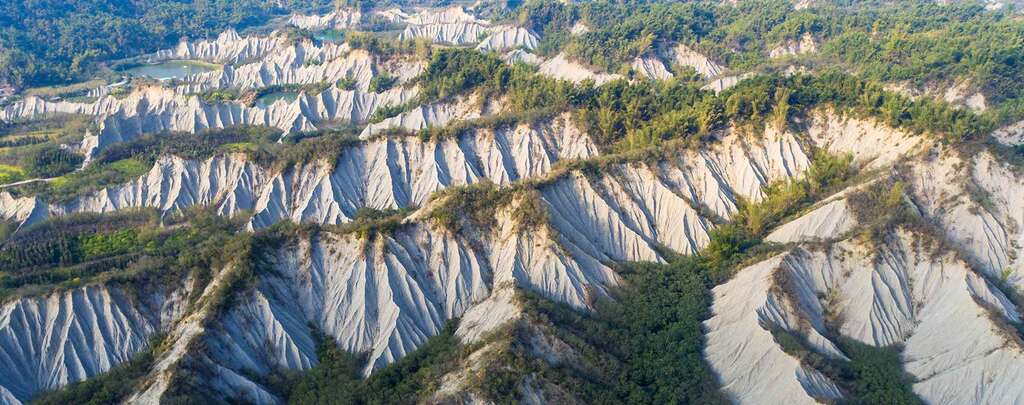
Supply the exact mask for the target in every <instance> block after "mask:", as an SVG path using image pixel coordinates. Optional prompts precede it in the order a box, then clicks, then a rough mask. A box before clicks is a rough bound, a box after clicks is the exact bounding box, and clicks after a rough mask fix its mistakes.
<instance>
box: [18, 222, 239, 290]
mask: <svg viewBox="0 0 1024 405" xmlns="http://www.w3.org/2000/svg"><path fill="white" fill-rule="evenodd" d="M185 218H187V219H188V220H187V221H184V219H185ZM161 221H163V222H164V223H165V224H174V223H175V222H181V221H184V222H182V223H181V224H180V225H179V226H175V227H169V228H163V227H160V226H159V224H160V222H161ZM237 228H238V224H237V223H236V222H234V221H232V220H229V219H225V218H223V217H220V216H217V215H213V214H211V213H205V212H203V211H200V210H193V211H190V212H188V213H186V214H183V215H182V216H180V217H178V216H171V217H165V218H163V219H161V218H160V215H159V213H157V212H156V211H154V210H136V211H122V212H118V213H115V214H105V215H102V214H76V215H71V216H66V217H61V218H57V219H52V220H49V221H46V222H43V223H40V224H37V225H34V226H32V227H30V228H28V229H26V230H23V231H21V232H19V233H17V234H15V235H14V236H12V237H9V238H8V239H7V240H6V241H5V242H3V243H2V244H0V269H2V270H0V297H6V296H8V295H10V294H13V293H15V292H18V291H22V292H25V293H33V292H42V291H46V290H49V289H52V288H54V287H62V288H71V287H76V286H79V285H82V284H84V283H88V282H91V281H94V280H97V279H99V278H102V279H103V280H106V281H108V282H115V283H123V284H141V283H153V282H161V280H163V281H170V280H174V279H176V278H177V277H179V276H181V275H183V274H187V273H188V272H191V271H194V270H196V269H199V268H204V267H208V266H215V263H219V262H223V261H224V260H223V257H222V255H227V257H231V255H233V254H234V253H233V252H221V248H222V247H223V246H224V241H225V240H227V239H228V238H229V237H230V235H232V234H233V233H234V232H235V230H236V229H237ZM185 252H188V254H184V253H185ZM207 271H208V269H207Z"/></svg>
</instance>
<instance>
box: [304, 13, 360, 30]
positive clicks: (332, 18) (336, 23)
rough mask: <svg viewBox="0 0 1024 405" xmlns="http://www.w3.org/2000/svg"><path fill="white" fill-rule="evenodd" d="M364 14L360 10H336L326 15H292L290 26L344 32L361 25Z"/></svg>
mask: <svg viewBox="0 0 1024 405" xmlns="http://www.w3.org/2000/svg"><path fill="white" fill-rule="evenodd" d="M362 19H363V13H361V12H359V11H358V10H335V11H331V12H330V13H327V14H324V15H304V14H292V16H291V17H289V18H288V25H291V26H293V27H297V28H302V29H307V30H325V29H332V30H343V29H347V28H351V27H354V26H356V25H359V23H360V22H362Z"/></svg>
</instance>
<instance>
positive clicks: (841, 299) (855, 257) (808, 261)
mask: <svg viewBox="0 0 1024 405" xmlns="http://www.w3.org/2000/svg"><path fill="white" fill-rule="evenodd" d="M713 311H714V313H715V315H714V317H713V318H712V319H710V320H709V321H707V323H706V326H707V328H708V334H707V339H708V347H707V356H708V360H709V361H710V362H711V364H712V367H713V368H714V369H715V370H716V371H717V372H718V373H719V375H720V377H721V378H722V383H723V386H724V388H725V390H726V391H727V392H728V393H729V394H730V395H732V396H733V398H734V399H735V400H737V401H738V402H740V403H761V402H762V401H765V398H775V399H774V400H769V402H780V401H782V399H783V398H788V399H789V400H797V401H798V402H806V403H811V402H814V401H816V400H820V399H836V398H840V397H842V396H843V395H844V394H843V393H842V392H841V391H840V390H839V389H838V388H837V387H836V386H835V382H834V381H832V380H831V379H830V378H828V377H826V376H824V375H823V374H821V373H820V372H819V371H817V370H815V369H813V368H812V367H810V366H808V365H807V364H801V363H800V361H799V360H798V359H796V358H794V357H791V355H790V354H788V353H786V352H785V351H784V350H783V349H782V348H781V347H780V346H779V344H778V343H776V342H775V340H774V339H773V337H772V332H771V330H772V329H774V328H781V329H784V330H787V331H789V332H791V333H796V334H798V335H801V336H804V338H805V339H806V340H807V341H808V342H809V344H811V345H812V347H813V349H814V350H817V351H820V352H822V353H824V354H825V355H826V356H842V353H841V352H838V351H837V348H836V346H835V345H834V344H833V343H832V342H831V340H830V339H834V338H833V337H826V336H828V335H829V334H830V332H828V331H827V330H826V329H825V324H826V323H832V324H833V327H835V328H836V331H837V332H838V333H840V334H842V335H843V336H848V337H850V338H853V339H856V340H858V341H861V342H864V343H867V344H870V345H876V346H889V345H894V344H902V345H904V349H903V353H902V356H901V357H902V359H903V362H904V367H905V368H906V370H907V372H909V373H910V374H911V375H913V376H914V377H915V378H916V381H915V382H914V385H913V389H914V392H915V393H917V394H918V395H919V396H920V397H921V398H922V399H923V400H925V401H926V402H929V403H987V402H1001V403H1006V402H1015V401H1019V400H1020V398H1021V395H1024V394H1022V392H1021V389H1020V387H1019V385H1018V384H1015V383H1013V381H1015V380H1016V379H1018V378H1020V377H1019V375H1018V373H1019V372H1018V371H1016V370H1018V369H1019V367H1020V364H1021V362H1024V352H1022V347H1021V346H1020V344H1019V343H1017V342H1019V339H1015V338H1013V337H1008V336H1014V335H1015V334H1016V332H1015V331H1006V330H1005V329H1004V328H1005V326H1004V325H1005V324H1006V323H1008V322H1019V321H1020V316H1019V314H1018V312H1017V310H1016V308H1015V307H1014V306H1013V305H1012V304H1011V303H1010V301H1009V300H1008V299H1006V297H1005V296H1004V295H1003V294H1002V293H1000V292H999V290H998V289H996V288H994V287H993V286H992V285H991V284H990V283H988V282H987V281H986V280H985V279H984V278H982V277H980V276H978V275H977V274H976V273H974V272H973V271H972V270H971V269H970V267H969V266H968V265H967V263H965V262H963V261H961V260H958V259H957V258H956V256H955V254H953V253H950V252H948V251H942V250H941V247H940V246H938V245H936V244H935V243H933V242H931V241H929V237H928V236H927V235H923V234H920V233H917V231H914V230H912V229H901V230H898V231H896V232H895V233H893V234H891V235H890V236H888V237H887V238H886V239H885V242H884V243H878V244H871V243H869V244H867V245H865V244H864V243H862V242H858V241H856V240H843V241H839V242H837V243H834V244H830V245H829V246H828V247H827V248H825V249H824V250H821V249H820V248H815V247H810V246H808V247H798V248H795V249H793V250H791V251H789V252H787V253H785V254H783V255H780V256H777V257H775V258H772V259H770V260H768V261H765V262H762V263H759V264H756V265H754V266H751V267H748V268H745V269H743V270H741V271H740V272H739V274H738V275H737V277H736V278H734V279H733V280H732V281H730V282H728V283H726V284H724V285H722V286H720V287H718V288H716V289H715V304H714V307H713ZM968 342H970V343H968ZM780 387H786V388H785V389H780ZM799 398H802V401H801V400H798V399H799Z"/></svg>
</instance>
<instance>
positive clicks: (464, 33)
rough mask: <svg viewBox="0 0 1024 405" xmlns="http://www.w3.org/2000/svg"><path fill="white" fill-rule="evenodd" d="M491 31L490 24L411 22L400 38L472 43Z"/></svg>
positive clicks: (447, 42) (440, 42)
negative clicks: (421, 23) (420, 23)
mask: <svg viewBox="0 0 1024 405" xmlns="http://www.w3.org/2000/svg"><path fill="white" fill-rule="evenodd" d="M490 31H491V29H490V27H488V26H485V25H481V24H475V23H469V22H454V23H431V24H423V25H419V24H410V25H408V26H406V27H405V30H404V31H402V34H401V35H399V39H402V40H413V39H417V38H424V39H427V40H430V42H434V43H439V44H451V45H470V44H476V43H478V42H480V41H481V40H482V39H483V38H484V37H486V36H487V35H488V34H489V33H490Z"/></svg>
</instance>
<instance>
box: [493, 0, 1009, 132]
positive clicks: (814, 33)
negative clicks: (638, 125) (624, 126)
mask: <svg viewBox="0 0 1024 405" xmlns="http://www.w3.org/2000/svg"><path fill="white" fill-rule="evenodd" d="M729 3H730V2H666V1H640V0H637V1H621V2H612V1H595V2H586V3H581V4H563V3H560V2H552V1H543V0H531V1H527V2H525V4H524V5H523V6H522V7H520V8H519V9H517V10H516V11H514V12H510V15H509V16H508V18H509V19H510V20H511V19H514V20H516V21H518V22H519V23H522V24H524V25H526V26H527V27H529V28H530V29H531V30H533V31H535V32H537V33H539V34H540V35H541V38H542V42H541V44H540V45H539V49H538V50H539V52H540V53H542V54H547V55H553V54H555V53H558V52H565V53H566V54H568V55H569V56H570V57H572V58H573V59H576V60H579V61H580V62H582V63H584V64H587V65H590V66H593V67H595V68H598V69H601V70H605V71H608V72H619V73H626V72H628V70H629V67H630V63H631V61H632V60H633V59H634V58H636V57H638V56H643V55H644V54H646V53H648V52H652V51H655V50H656V49H657V48H658V47H659V46H664V45H665V44H674V43H677V42H679V43H684V44H687V45H688V46H690V47H691V48H694V49H696V50H697V51H699V52H701V53H704V54H706V55H709V56H710V57H711V59H712V60H715V61H717V62H719V63H721V64H723V65H725V66H726V67H727V68H728V69H731V70H732V71H735V72H747V71H751V70H757V69H765V68H772V67H773V66H776V65H778V66H788V62H792V61H785V62H783V63H781V64H779V63H776V62H774V61H773V60H772V59H771V58H770V57H769V54H770V51H771V50H772V49H773V48H775V47H777V46H779V45H780V44H783V43H784V42H786V41H798V40H800V39H801V38H802V37H803V36H804V35H805V34H808V35H810V36H811V37H812V38H814V39H815V41H816V42H817V43H819V44H820V45H819V46H818V48H819V52H815V53H811V54H807V55H800V57H799V61H798V62H799V63H801V64H805V65H808V66H810V67H812V68H813V67H830V68H833V69H841V70H844V71H846V72H847V73H853V74H856V75H858V76H860V77H862V78H864V79H870V80H874V81H880V82H890V83H900V84H906V85H909V86H911V87H923V88H928V87H936V88H942V89H944V88H948V87H952V86H953V85H956V84H960V83H966V84H967V85H968V86H969V87H973V88H975V89H977V90H980V91H981V92H982V94H984V95H985V97H986V98H987V102H988V103H989V104H990V105H997V106H999V107H1000V108H999V109H998V110H999V111H997V112H996V113H997V114H1000V115H1003V116H1020V115H1021V111H1022V109H1024V107H1022V102H1021V101H1020V100H1021V93H1020V90H1019V89H1020V86H1018V85H1015V83H1020V82H1021V81H1022V80H1024V64H1022V63H1020V61H1021V60H1022V58H1024V20H1022V19H1021V18H1019V16H1016V15H1015V14H1014V11H1013V10H999V11H993V10H988V9H986V8H985V6H984V4H983V3H980V2H972V1H968V2H957V3H955V4H950V5H942V4H937V2H934V1H929V0H912V1H858V2H846V1H822V2H815V3H813V7H812V8H809V9H803V10H794V9H793V7H794V6H793V4H792V2H790V1H786V0H751V1H741V2H738V4H736V5H732V4H729ZM578 24H581V25H582V26H585V27H587V32H583V33H578V34H576V35H573V34H570V31H571V30H572V28H573V27H575V26H577V25H578Z"/></svg>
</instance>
